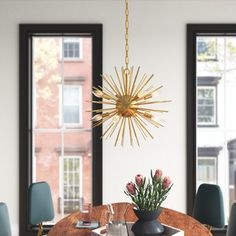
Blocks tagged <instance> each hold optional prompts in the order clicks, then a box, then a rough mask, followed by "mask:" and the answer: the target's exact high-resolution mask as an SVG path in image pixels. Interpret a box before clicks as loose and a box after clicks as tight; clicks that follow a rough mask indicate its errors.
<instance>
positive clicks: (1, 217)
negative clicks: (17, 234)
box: [0, 202, 11, 236]
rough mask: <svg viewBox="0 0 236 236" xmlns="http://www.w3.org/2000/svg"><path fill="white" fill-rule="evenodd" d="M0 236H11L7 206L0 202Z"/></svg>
mask: <svg viewBox="0 0 236 236" xmlns="http://www.w3.org/2000/svg"><path fill="white" fill-rule="evenodd" d="M0 236H11V226H10V219H9V214H8V209H7V205H6V204H5V203H3V202H0Z"/></svg>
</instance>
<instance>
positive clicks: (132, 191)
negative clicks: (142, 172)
mask: <svg viewBox="0 0 236 236" xmlns="http://www.w3.org/2000/svg"><path fill="white" fill-rule="evenodd" d="M126 189H127V191H128V192H129V193H130V194H132V195H134V194H135V185H134V183H133V182H129V183H128V184H127V185H126Z"/></svg>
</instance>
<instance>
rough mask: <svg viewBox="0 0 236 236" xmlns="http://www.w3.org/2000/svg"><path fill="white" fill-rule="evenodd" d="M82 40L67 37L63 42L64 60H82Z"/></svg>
mask: <svg viewBox="0 0 236 236" xmlns="http://www.w3.org/2000/svg"><path fill="white" fill-rule="evenodd" d="M82 52H83V51H82V39H81V38H79V39H78V38H76V37H73V38H71V37H67V38H64V40H63V55H64V59H65V60H79V59H82V55H83V54H82Z"/></svg>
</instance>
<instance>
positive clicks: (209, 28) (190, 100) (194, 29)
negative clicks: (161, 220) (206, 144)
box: [186, 24, 236, 235]
mask: <svg viewBox="0 0 236 236" xmlns="http://www.w3.org/2000/svg"><path fill="white" fill-rule="evenodd" d="M199 35H201V36H236V24H187V76H186V78H187V86H186V88H187V91H186V95H187V99H186V101H187V104H186V108H187V112H186V114H187V117H186V119H187V127H186V135H187V141H186V151H187V170H186V172H187V173H186V174H187V180H186V181H187V183H186V184H187V192H186V193H187V204H186V205H187V214H189V215H192V210H193V206H194V199H195V195H196V161H197V156H196V148H197V147H196V129H197V122H196V112H197V111H196V88H197V86H196V85H197V83H196V82H197V81H196V79H197V76H196V63H197V62H196V60H197V55H196V37H197V36H199ZM212 232H213V234H214V235H225V233H226V229H221V230H213V231H212Z"/></svg>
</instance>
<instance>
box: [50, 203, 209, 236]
mask: <svg viewBox="0 0 236 236" xmlns="http://www.w3.org/2000/svg"><path fill="white" fill-rule="evenodd" d="M112 206H113V209H114V212H115V216H114V220H117V219H121V218H122V217H123V215H124V213H125V220H126V221H127V222H135V221H136V220H137V218H136V216H135V215H134V212H133V206H132V205H131V204H129V203H113V204H112ZM106 212H107V205H101V206H96V207H93V210H92V217H94V218H97V219H98V220H99V221H100V224H101V225H105V224H106ZM82 218H83V213H81V212H75V213H72V214H71V215H69V216H67V217H65V218H64V219H62V220H61V221H59V222H58V223H57V224H55V225H54V226H53V228H52V229H51V230H50V232H49V233H48V236H90V232H91V231H90V230H88V229H76V228H75V224H76V223H77V221H78V220H81V219H82ZM159 220H160V222H162V223H164V224H167V225H170V226H173V227H176V228H179V229H181V230H183V231H184V235H185V236H212V234H211V233H210V231H209V230H208V229H207V228H206V227H205V226H204V225H202V224H201V223H200V222H198V221H197V220H195V219H193V218H192V217H190V216H188V215H186V214H183V213H180V212H177V211H174V210H171V209H168V208H163V210H162V213H161V215H160V217H159Z"/></svg>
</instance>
